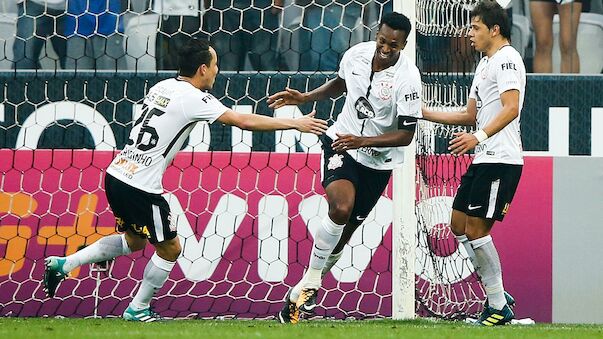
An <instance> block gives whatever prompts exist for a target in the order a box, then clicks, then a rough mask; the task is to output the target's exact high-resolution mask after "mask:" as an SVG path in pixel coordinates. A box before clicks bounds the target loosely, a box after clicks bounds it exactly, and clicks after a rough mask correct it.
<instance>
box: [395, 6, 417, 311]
mask: <svg viewBox="0 0 603 339" xmlns="http://www.w3.org/2000/svg"><path fill="white" fill-rule="evenodd" d="M393 5H394V11H395V12H400V13H403V14H404V15H406V16H407V17H408V18H409V19H410V22H411V23H412V26H413V29H412V31H411V33H410V36H409V37H408V42H407V44H406V47H405V48H404V51H403V52H404V53H405V54H406V56H408V57H409V58H410V59H411V60H413V62H414V61H415V59H416V42H415V41H416V38H415V37H416V24H415V23H416V7H415V6H416V4H415V1H414V0H394V2H393ZM415 148H416V147H415V141H414V140H413V142H412V143H411V144H410V145H408V146H407V147H405V149H404V163H403V165H402V167H401V168H397V169H395V170H394V171H393V207H394V211H393V216H394V218H393V225H392V227H393V234H392V318H393V319H413V318H414V317H415V257H416V254H415V249H416V247H417V241H416V239H417V236H416V233H417V217H416V214H415V204H416V198H415V195H416V193H415V176H416V162H415V153H416V152H415Z"/></svg>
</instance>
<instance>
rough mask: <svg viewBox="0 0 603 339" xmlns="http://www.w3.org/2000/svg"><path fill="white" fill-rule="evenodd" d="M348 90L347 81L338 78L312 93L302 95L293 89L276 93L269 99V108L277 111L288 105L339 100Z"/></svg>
mask: <svg viewBox="0 0 603 339" xmlns="http://www.w3.org/2000/svg"><path fill="white" fill-rule="evenodd" d="M345 90H346V85H345V80H344V79H342V78H340V77H336V78H335V79H331V80H329V81H327V82H326V83H324V84H323V85H322V86H320V87H318V88H315V89H313V90H312V91H310V92H306V93H301V92H300V91H298V90H296V89H293V88H289V87H287V88H285V90H284V91H281V92H278V93H275V94H273V95H271V96H269V97H268V107H270V108H273V109H277V108H281V107H283V106H287V105H299V104H303V103H304V102H311V101H319V100H323V99H327V98H337V97H339V96H341V95H342V94H343V92H345Z"/></svg>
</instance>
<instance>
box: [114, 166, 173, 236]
mask: <svg viewBox="0 0 603 339" xmlns="http://www.w3.org/2000/svg"><path fill="white" fill-rule="evenodd" d="M105 192H106V193H107V200H108V201H109V206H111V209H112V210H113V214H114V215H115V224H116V227H117V230H118V231H119V232H125V231H126V230H128V229H129V230H130V231H132V232H133V233H135V234H137V235H139V236H140V237H141V238H143V239H148V240H149V242H151V243H152V244H156V243H160V242H162V241H166V240H171V239H174V238H175V237H176V235H177V233H176V222H175V220H173V219H172V217H171V212H170V205H169V204H168V202H167V201H166V200H165V198H164V197H162V196H161V194H153V193H148V192H145V191H141V190H139V189H137V188H134V187H132V186H130V185H128V184H126V183H124V182H122V181H120V180H118V179H115V178H114V177H113V176H111V175H110V174H107V175H105ZM172 221H174V222H173V223H172Z"/></svg>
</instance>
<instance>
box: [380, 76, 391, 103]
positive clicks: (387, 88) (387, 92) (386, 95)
mask: <svg viewBox="0 0 603 339" xmlns="http://www.w3.org/2000/svg"><path fill="white" fill-rule="evenodd" d="M377 86H379V98H380V99H381V100H389V99H390V98H391V97H392V88H393V85H392V83H391V82H389V81H381V82H379V83H377Z"/></svg>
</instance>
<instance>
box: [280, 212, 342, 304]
mask: <svg viewBox="0 0 603 339" xmlns="http://www.w3.org/2000/svg"><path fill="white" fill-rule="evenodd" d="M344 226H345V225H338V224H336V223H335V222H334V221H333V220H331V218H329V216H328V215H327V216H326V217H325V218H324V219H322V223H321V224H320V227H319V228H318V230H317V231H316V234H315V235H314V244H313V245H312V254H311V255H310V267H308V270H307V271H306V274H304V277H303V278H302V279H301V280H300V281H299V282H298V283H297V285H295V286H293V289H292V290H291V294H290V295H289V300H291V301H292V302H296V301H297V299H299V295H300V293H301V290H302V288H315V289H319V288H320V285H321V280H322V277H323V274H322V271H323V269H324V268H325V265H326V263H327V261H328V259H330V255H331V252H333V249H334V248H335V246H337V243H338V242H339V238H341V233H343V227H344ZM342 253H343V251H342ZM337 260H339V258H337ZM337 260H335V262H337ZM333 265H334V263H333ZM333 265H331V267H333ZM331 267H329V270H330V269H331Z"/></svg>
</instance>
